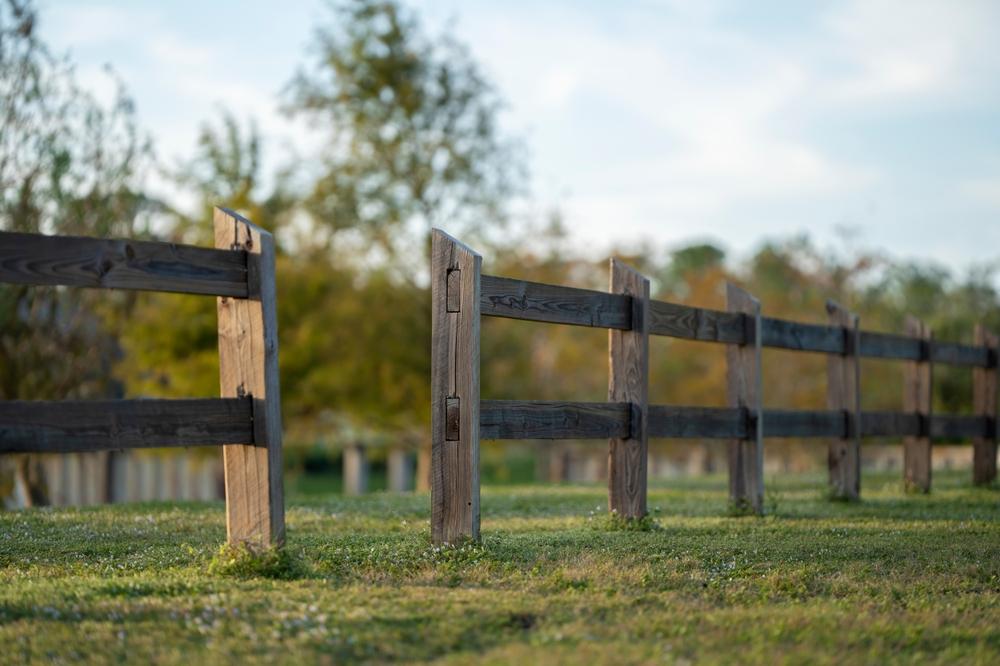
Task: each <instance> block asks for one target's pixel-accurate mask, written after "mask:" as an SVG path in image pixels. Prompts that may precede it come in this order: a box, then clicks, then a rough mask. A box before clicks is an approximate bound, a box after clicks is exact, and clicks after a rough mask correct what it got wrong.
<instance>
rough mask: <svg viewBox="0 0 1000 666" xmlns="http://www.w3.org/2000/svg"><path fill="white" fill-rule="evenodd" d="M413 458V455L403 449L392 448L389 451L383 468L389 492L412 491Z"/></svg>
mask: <svg viewBox="0 0 1000 666" xmlns="http://www.w3.org/2000/svg"><path fill="white" fill-rule="evenodd" d="M413 458H414V456H413V454H412V453H411V452H410V451H409V450H407V449H405V448H402V447H399V446H394V447H392V448H390V449H389V453H388V456H387V458H386V465H385V467H386V476H388V477H389V478H388V484H387V485H388V486H389V490H390V491H391V492H394V493H405V492H407V491H409V490H413Z"/></svg>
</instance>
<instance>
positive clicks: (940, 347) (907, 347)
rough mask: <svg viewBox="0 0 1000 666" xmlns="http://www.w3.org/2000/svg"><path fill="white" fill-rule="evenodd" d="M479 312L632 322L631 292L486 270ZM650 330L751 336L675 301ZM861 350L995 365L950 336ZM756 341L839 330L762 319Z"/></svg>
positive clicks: (830, 350) (869, 334) (807, 340)
mask: <svg viewBox="0 0 1000 666" xmlns="http://www.w3.org/2000/svg"><path fill="white" fill-rule="evenodd" d="M481 285H482V286H481V292H480V311H481V313H482V315H483V316H487V317H505V318H509V319H524V320H528V321H538V322H547V323H552V324H570V325H575V326H590V327H596V328H609V329H619V330H628V329H629V328H630V326H631V321H632V302H631V298H630V297H628V296H624V295H622V294H610V293H606V292H601V291H592V290H589V289H578V288H576V287H562V286H558V285H549V284H542V283H538V282H528V281H525V280H515V279H512V278H505V277H496V276H493V275H483V276H482V278H481ZM649 312H650V322H649V334H650V335H661V336H666V337H672V338H682V339H686V340H701V341H704V342H721V343H725V344H736V345H744V344H751V343H752V342H753V333H752V329H748V328H747V326H746V324H745V323H744V322H745V318H744V315H743V314H742V313H738V312H722V311H720V310H712V309H709V308H697V307H692V306H689V305H680V304H678V303H667V302H664V301H655V300H651V301H650V302H649ZM860 336H861V342H860V350H859V355H860V356H862V357H865V358H882V359H898V360H910V361H921V360H930V361H932V362H933V363H939V364H948V365H960V366H972V367H995V366H996V364H997V359H996V358H995V357H994V355H993V354H991V352H990V349H989V348H988V347H979V346H974V345H965V344H960V343H955V342H938V341H930V342H929V343H925V342H924V341H921V340H918V339H915V338H911V337H907V336H904V335H893V334H889V333H876V332H873V331H861V332H860ZM761 338H762V339H761V345H762V346H764V347H770V348H774V349H789V350H795V351H807V352H817V353H825V354H844V353H845V352H846V351H847V347H846V342H845V336H844V329H843V328H842V327H839V326H828V325H823V324H805V323H801V322H795V321H788V320H785V319H777V318H774V317H761Z"/></svg>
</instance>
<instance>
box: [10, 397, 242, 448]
mask: <svg viewBox="0 0 1000 666" xmlns="http://www.w3.org/2000/svg"><path fill="white" fill-rule="evenodd" d="M232 441H246V442H251V443H252V442H253V429H252V413H251V405H250V401H249V400H248V399H245V398H234V399H220V398H207V399H206V398H202V399H196V400H79V401H78V400H70V401H65V400H64V401H58V402H43V401H38V402H35V401H21V400H8V401H0V453H72V452H85V451H110V450H118V449H135V448H150V447H161V446H163V447H166V446H212V445H220V444H226V443H228V442H232Z"/></svg>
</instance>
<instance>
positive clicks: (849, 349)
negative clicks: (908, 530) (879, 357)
mask: <svg viewBox="0 0 1000 666" xmlns="http://www.w3.org/2000/svg"><path fill="white" fill-rule="evenodd" d="M826 312H827V315H828V317H829V319H830V324H831V326H832V327H834V328H835V329H836V330H837V331H838V332H839V333H840V337H841V340H842V343H841V347H842V348H843V352H842V353H839V354H829V355H827V358H826V406H827V407H828V408H829V409H831V410H836V411H839V412H840V413H842V414H843V418H844V424H845V426H846V427H845V429H844V430H845V432H843V433H842V434H841V435H840V436H838V437H835V438H833V439H831V440H830V442H829V446H828V449H827V466H828V468H829V474H830V495H831V496H832V497H833V498H836V499H848V500H856V499H858V498H860V497H861V359H860V357H859V356H858V350H859V349H860V348H861V335H860V334H861V329H860V326H859V320H858V317H857V315H855V314H853V313H851V312H849V311H848V310H847V309H845V308H843V307H842V306H841V305H840V304H838V303H835V302H834V301H827V304H826Z"/></svg>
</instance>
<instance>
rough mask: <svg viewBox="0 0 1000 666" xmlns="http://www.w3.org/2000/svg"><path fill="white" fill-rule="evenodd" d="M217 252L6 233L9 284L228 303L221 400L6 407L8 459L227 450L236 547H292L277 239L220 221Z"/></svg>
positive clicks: (1, 405) (222, 212)
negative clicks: (288, 541)
mask: <svg viewBox="0 0 1000 666" xmlns="http://www.w3.org/2000/svg"><path fill="white" fill-rule="evenodd" d="M214 223H215V249H212V248H200V247H192V246H187V245H176V244H173V243H160V242H149V241H134V240H106V239H97V238H75V237H61V236H42V235H37V234H21V233H6V232H0V282H6V283H13V284H27V285H65V286H73V287H95V288H103V289H132V290H142V291H162V292H178V293H187V294H205V295H213V296H217V297H218V312H219V372H220V384H221V397H219V398H199V399H185V400H91V401H69V402H67V401H62V402H41V401H38V402H35V401H32V402H27V401H3V402H0V454H5V453H78V452H89V451H105V450H118V449H133V448H148V447H170V446H207V445H217V446H222V447H223V465H224V474H225V486H226V530H227V535H228V540H229V542H230V543H238V542H245V543H253V544H256V545H262V546H265V545H270V544H274V543H281V542H282V541H283V540H284V533H285V519H284V501H283V488H282V470H281V409H280V389H279V383H278V337H277V313H276V306H275V282H274V261H275V258H274V239H273V238H272V237H271V235H270V234H269V233H268V232H266V231H264V230H263V229H260V228H258V227H256V226H254V225H253V224H252V223H250V222H249V221H248V220H246V219H244V218H242V217H240V216H239V215H237V214H236V213H234V212H232V211H229V210H226V209H221V208H218V209H216V211H215V219H214Z"/></svg>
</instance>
